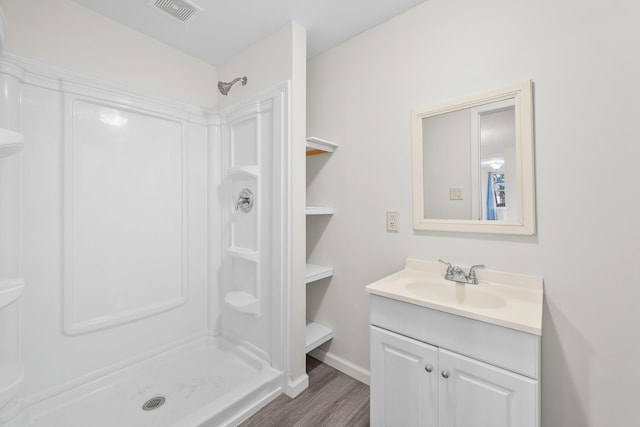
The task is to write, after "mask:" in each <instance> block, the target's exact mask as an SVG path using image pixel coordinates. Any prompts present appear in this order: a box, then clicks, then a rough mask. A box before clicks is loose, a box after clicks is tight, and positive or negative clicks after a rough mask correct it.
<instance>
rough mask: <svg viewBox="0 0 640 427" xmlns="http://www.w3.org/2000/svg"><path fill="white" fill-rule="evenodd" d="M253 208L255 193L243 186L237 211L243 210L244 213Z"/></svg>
mask: <svg viewBox="0 0 640 427" xmlns="http://www.w3.org/2000/svg"><path fill="white" fill-rule="evenodd" d="M252 208H253V193H252V192H251V190H249V189H248V188H243V189H242V191H240V195H239V196H238V201H237V202H236V211H238V210H241V211H242V212H244V213H248V212H251V209H252Z"/></svg>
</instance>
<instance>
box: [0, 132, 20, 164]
mask: <svg viewBox="0 0 640 427" xmlns="http://www.w3.org/2000/svg"><path fill="white" fill-rule="evenodd" d="M23 147H24V136H22V134H21V133H18V132H14V131H12V130H9V129H4V128H0V157H9V156H12V155H14V154H18V153H19V152H20V151H22V148H23Z"/></svg>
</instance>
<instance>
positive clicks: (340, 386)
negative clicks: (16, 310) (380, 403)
mask: <svg viewBox="0 0 640 427" xmlns="http://www.w3.org/2000/svg"><path fill="white" fill-rule="evenodd" d="M307 374H309V388H308V389H306V390H305V391H303V392H302V393H300V395H299V396H298V397H296V398H295V399H291V398H290V397H288V396H287V395H284V394H282V395H280V396H279V397H278V398H276V400H274V401H273V402H271V403H270V404H268V405H267V406H265V407H264V408H262V409H261V410H260V411H258V412H257V413H256V414H254V415H253V416H252V417H251V418H249V419H248V420H247V421H245V422H244V423H242V424H240V427H368V426H369V386H367V385H365V384H362V383H361V382H359V381H357V380H354V379H353V378H351V377H349V376H348V375H345V374H343V373H342V372H340V371H337V370H335V369H333V368H332V367H330V366H329V365H325V364H324V363H322V362H320V361H318V360H316V359H314V358H312V357H310V356H307Z"/></svg>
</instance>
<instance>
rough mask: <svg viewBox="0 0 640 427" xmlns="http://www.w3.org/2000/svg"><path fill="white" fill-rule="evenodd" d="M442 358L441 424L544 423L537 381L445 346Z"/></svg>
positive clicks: (499, 426)
mask: <svg viewBox="0 0 640 427" xmlns="http://www.w3.org/2000/svg"><path fill="white" fill-rule="evenodd" d="M438 361H439V368H440V372H439V381H440V384H439V391H440V396H439V408H440V409H439V413H440V427H538V426H539V425H540V420H539V417H538V414H539V413H540V409H539V406H540V393H539V388H538V381H537V380H533V379H531V378H527V377H523V376H521V375H518V374H514V373H513V372H509V371H506V370H504V369H500V368H497V367H495V366H491V365H487V364H486V363H482V362H479V361H477V360H474V359H469V358H467V357H464V356H461V355H459V354H456V353H452V352H450V351H447V350H442V349H440V353H439V355H438ZM445 377H447V378H445Z"/></svg>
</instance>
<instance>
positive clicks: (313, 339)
mask: <svg viewBox="0 0 640 427" xmlns="http://www.w3.org/2000/svg"><path fill="white" fill-rule="evenodd" d="M306 332H307V335H306V338H305V341H304V344H305V350H306V352H307V353H309V352H310V351H311V350H313V349H315V348H316V347H319V346H321V345H322V344H324V343H326V342H327V341H329V340H330V339H331V338H333V329H331V328H327V327H326V326H322V325H321V324H319V323H316V322H312V321H311V320H307V328H306Z"/></svg>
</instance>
